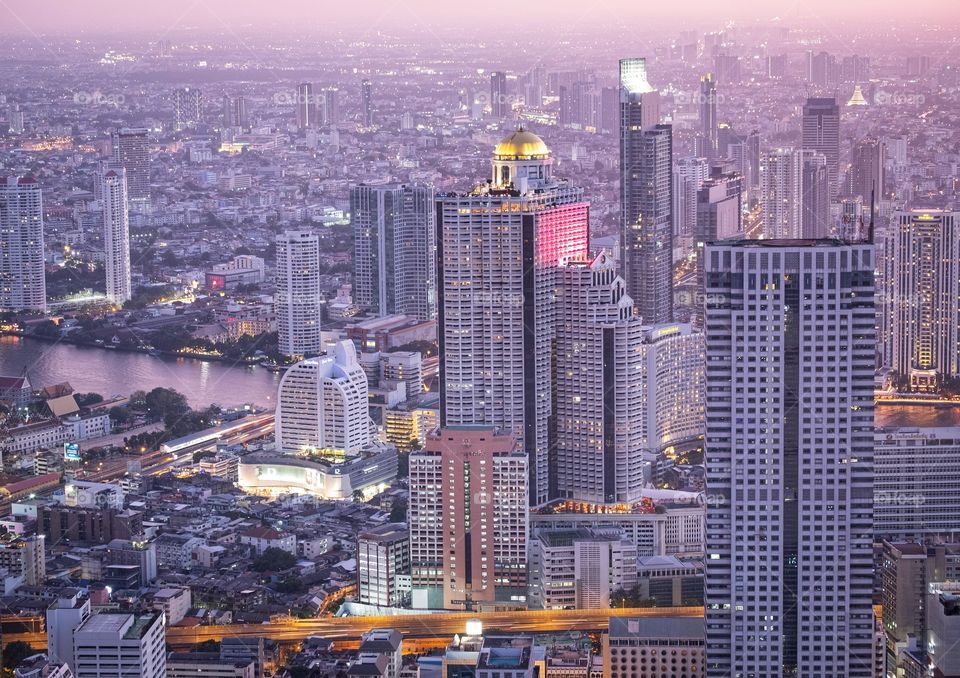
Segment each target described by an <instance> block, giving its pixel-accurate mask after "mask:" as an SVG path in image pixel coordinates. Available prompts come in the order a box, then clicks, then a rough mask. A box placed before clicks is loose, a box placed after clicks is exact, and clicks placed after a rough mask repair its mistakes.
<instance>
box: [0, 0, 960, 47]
mask: <svg viewBox="0 0 960 678" xmlns="http://www.w3.org/2000/svg"><path fill="white" fill-rule="evenodd" d="M533 17H541V18H545V19H546V20H545V21H544V22H542V23H547V24H552V23H555V22H568V23H569V22H573V23H575V24H576V25H579V26H589V25H590V24H597V25H603V24H609V23H611V22H616V21H618V20H630V21H637V22H638V23H640V25H643V24H644V23H646V22H653V21H655V22H656V23H658V24H662V23H664V22H665V21H670V20H673V21H671V23H673V22H675V23H676V24H677V26H678V27H681V26H689V27H691V28H692V27H694V26H693V25H692V22H694V21H696V20H698V19H702V20H704V21H710V22H714V23H716V22H718V21H722V20H723V19H745V18H762V19H772V18H774V17H782V18H783V19H784V20H785V21H786V22H787V23H789V24H790V25H796V24H798V23H805V21H804V19H812V21H811V22H810V23H813V24H816V23H819V22H829V21H832V20H836V21H842V20H846V21H849V20H850V19H860V20H861V21H862V20H864V19H881V20H885V19H899V20H901V21H904V22H911V23H912V22H916V21H930V22H936V23H940V24H943V25H953V26H956V27H958V28H960V1H958V0H910V1H909V2H905V1H904V0H786V1H782V0H781V1H778V0H659V1H658V0H576V1H572V0H0V32H2V33H17V34H25V35H29V34H33V35H42V34H67V35H79V34H81V33H86V34H91V33H102V32H111V33H112V32H116V31H137V32H147V33H154V34H157V33H161V34H162V33H172V32H176V31H179V30H184V29H190V28H200V29H204V30H221V31H222V30H227V31H239V30H249V29H250V28H252V27H255V26H257V25H264V26H267V25H269V26H271V27H288V28H298V29H300V30H304V31H305V30H322V29H324V28H330V27H334V28H344V29H349V28H354V27H361V26H362V27H365V28H367V29H369V28H371V24H372V25H383V26H384V28H388V29H389V28H400V27H403V26H409V25H411V24H412V23H430V24H435V25H439V26H443V25H449V26H451V27H452V26H458V25H464V24H467V25H472V26H475V27H477V28H482V29H483V31H484V34H485V35H489V34H491V33H492V32H497V31H498V30H499V29H502V30H503V32H505V33H510V34H515V33H517V32H524V31H525V30H529V31H530V34H531V37H532V38H534V39H535V38H536V34H537V26H538V24H537V23H535V22H530V19H532V18H533ZM870 23H872V22H870Z"/></svg>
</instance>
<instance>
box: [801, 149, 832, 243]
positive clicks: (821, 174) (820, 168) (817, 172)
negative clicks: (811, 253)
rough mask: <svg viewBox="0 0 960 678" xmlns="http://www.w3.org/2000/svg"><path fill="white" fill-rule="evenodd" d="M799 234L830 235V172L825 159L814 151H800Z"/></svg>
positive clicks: (813, 236)
mask: <svg viewBox="0 0 960 678" xmlns="http://www.w3.org/2000/svg"><path fill="white" fill-rule="evenodd" d="M801 163H802V166H801V178H800V235H801V237H803V238H827V237H829V236H830V173H829V168H828V167H827V159H826V158H825V157H824V155H823V154H822V153H818V152H816V151H810V150H803V151H801Z"/></svg>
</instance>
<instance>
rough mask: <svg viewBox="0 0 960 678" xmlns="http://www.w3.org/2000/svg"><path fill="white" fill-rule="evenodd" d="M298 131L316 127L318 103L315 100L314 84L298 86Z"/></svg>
mask: <svg viewBox="0 0 960 678" xmlns="http://www.w3.org/2000/svg"><path fill="white" fill-rule="evenodd" d="M296 111H297V129H299V130H305V129H307V128H308V127H316V125H317V121H316V117H317V102H316V100H315V99H314V98H313V83H310V82H302V83H300V84H299V85H297V101H296Z"/></svg>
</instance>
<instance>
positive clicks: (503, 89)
mask: <svg viewBox="0 0 960 678" xmlns="http://www.w3.org/2000/svg"><path fill="white" fill-rule="evenodd" d="M490 113H491V115H492V116H493V117H494V118H498V119H500V120H502V119H503V118H506V117H507V116H508V115H509V114H510V98H509V96H508V95H507V74H506V73H504V72H503V71H494V72H493V73H491V74H490Z"/></svg>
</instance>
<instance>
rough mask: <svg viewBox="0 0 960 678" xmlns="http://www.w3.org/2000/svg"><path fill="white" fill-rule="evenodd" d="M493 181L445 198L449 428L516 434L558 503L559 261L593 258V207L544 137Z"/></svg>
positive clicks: (443, 387) (535, 478)
mask: <svg viewBox="0 0 960 678" xmlns="http://www.w3.org/2000/svg"><path fill="white" fill-rule="evenodd" d="M491 164H492V168H491V169H492V171H491V174H492V178H491V180H490V181H487V182H483V183H482V184H480V185H479V186H477V187H476V189H475V190H473V191H471V192H470V193H467V194H454V193H442V194H440V195H438V198H437V258H438V262H439V265H438V266H437V290H438V310H439V314H438V315H439V323H440V326H439V334H440V398H441V402H442V405H441V419H442V421H441V425H443V426H460V425H484V426H493V427H495V428H498V429H503V430H505V431H509V432H510V433H511V434H512V435H514V436H515V437H516V438H517V439H518V440H519V441H520V442H521V443H522V445H523V448H524V450H525V452H526V453H527V456H528V459H529V469H530V497H531V501H532V502H533V503H534V504H542V503H545V502H546V501H547V500H548V499H549V498H550V482H551V481H550V474H551V468H552V466H551V464H553V463H555V460H552V458H551V450H550V441H549V422H550V417H551V416H552V410H553V380H552V374H553V357H552V356H553V354H552V344H553V339H554V334H555V321H556V318H555V303H556V299H555V297H556V288H557V271H558V266H559V265H560V262H563V261H568V260H571V259H585V258H586V256H587V245H588V241H589V231H590V229H589V221H590V217H589V214H590V206H589V204H588V203H587V202H586V201H585V200H584V198H583V189H582V188H579V187H576V186H573V185H570V184H568V183H567V182H566V181H562V180H559V179H555V178H554V177H553V176H552V168H553V158H552V157H551V155H550V149H549V148H548V147H547V145H546V144H545V143H544V142H543V139H541V138H540V137H538V136H537V135H536V134H533V133H532V132H528V131H527V130H524V129H522V128H521V129H518V130H517V131H515V132H513V133H511V134H510V135H509V136H507V137H506V138H505V139H504V140H503V141H501V142H500V143H499V144H497V146H496V148H494V149H493V158H492V163H491Z"/></svg>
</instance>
